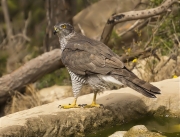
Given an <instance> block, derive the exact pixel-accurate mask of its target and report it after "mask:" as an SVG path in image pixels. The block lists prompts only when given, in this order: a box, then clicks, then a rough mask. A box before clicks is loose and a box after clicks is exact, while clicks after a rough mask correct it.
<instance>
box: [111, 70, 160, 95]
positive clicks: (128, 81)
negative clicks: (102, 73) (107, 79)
mask: <svg viewBox="0 0 180 137" xmlns="http://www.w3.org/2000/svg"><path fill="white" fill-rule="evenodd" d="M111 76H112V77H114V78H115V79H117V80H118V81H120V82H121V83H123V84H124V85H127V86H128V87H130V88H132V89H134V90H136V91H137V92H140V93H141V94H143V95H144V96H147V97H150V98H156V96H155V95H154V94H161V93H160V89H159V88H157V87H155V86H153V85H151V84H150V83H148V82H145V81H143V80H141V79H139V78H138V77H137V76H136V75H135V74H134V73H132V72H131V71H129V70H128V69H127V68H123V69H118V70H114V71H112V72H111Z"/></svg>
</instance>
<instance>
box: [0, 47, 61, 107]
mask: <svg viewBox="0 0 180 137" xmlns="http://www.w3.org/2000/svg"><path fill="white" fill-rule="evenodd" d="M61 67H64V65H63V64H62V63H61V50H59V49H55V50H53V51H51V52H47V53H44V54H42V55H41V56H38V57H37V58H35V59H32V60H30V61H29V62H27V63H26V64H25V65H23V66H22V67H20V68H19V69H17V70H15V71H14V72H12V73H11V74H7V75H5V76H3V77H1V78H0V104H1V103H2V102H4V101H5V100H6V99H7V97H9V96H10V94H11V92H14V90H17V89H20V88H22V87H23V86H24V85H27V84H29V83H33V82H35V81H36V80H38V79H39V78H41V77H42V76H44V75H45V74H47V73H50V72H53V71H55V70H57V69H59V68H61Z"/></svg>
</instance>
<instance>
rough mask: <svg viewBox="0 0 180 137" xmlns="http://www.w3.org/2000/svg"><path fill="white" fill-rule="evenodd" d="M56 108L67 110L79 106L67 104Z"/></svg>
mask: <svg viewBox="0 0 180 137" xmlns="http://www.w3.org/2000/svg"><path fill="white" fill-rule="evenodd" d="M58 108H63V109H69V108H80V106H79V105H76V104H69V105H59V106H58Z"/></svg>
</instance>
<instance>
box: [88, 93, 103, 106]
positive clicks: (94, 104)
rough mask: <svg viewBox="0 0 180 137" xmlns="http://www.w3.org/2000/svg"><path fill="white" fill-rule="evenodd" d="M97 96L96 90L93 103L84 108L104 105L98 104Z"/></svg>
mask: <svg viewBox="0 0 180 137" xmlns="http://www.w3.org/2000/svg"><path fill="white" fill-rule="evenodd" d="M96 96H97V92H94V97H93V101H92V103H91V104H90V105H86V106H84V108H92V107H101V106H102V105H101V104H96Z"/></svg>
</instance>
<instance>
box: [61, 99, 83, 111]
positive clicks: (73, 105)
mask: <svg viewBox="0 0 180 137" xmlns="http://www.w3.org/2000/svg"><path fill="white" fill-rule="evenodd" d="M76 102H77V99H76V98H75V99H74V101H73V103H72V104H69V105H59V107H60V108H64V109H69V108H79V107H80V106H78V105H77V104H76Z"/></svg>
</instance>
